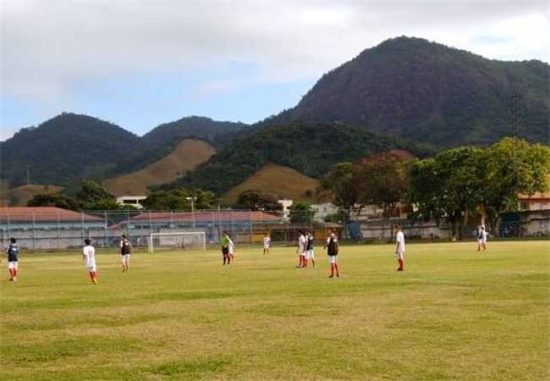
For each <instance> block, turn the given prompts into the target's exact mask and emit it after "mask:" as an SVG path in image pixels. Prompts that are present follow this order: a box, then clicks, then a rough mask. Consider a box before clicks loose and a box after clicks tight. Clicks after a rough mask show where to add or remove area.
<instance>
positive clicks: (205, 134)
mask: <svg viewBox="0 0 550 381" xmlns="http://www.w3.org/2000/svg"><path fill="white" fill-rule="evenodd" d="M249 128H250V126H248V125H247V124H244V123H233V122H221V121H215V120H212V119H210V118H205V117H200V116H190V117H185V118H182V119H179V120H177V121H175V122H170V123H165V124H161V125H159V126H157V127H155V128H154V129H152V130H151V131H149V132H148V133H146V134H145V135H143V137H142V138H141V145H142V149H141V150H140V151H139V152H136V153H135V154H134V155H131V156H129V157H126V158H124V159H122V160H121V161H119V162H118V163H117V166H116V167H115V168H114V169H113V170H112V171H110V173H109V174H110V175H115V174H121V173H128V172H132V171H137V170H140V169H142V168H145V167H146V166H148V165H149V164H151V163H154V162H155V161H157V160H160V159H162V158H163V157H165V156H166V155H168V154H170V152H172V151H173V150H174V149H175V148H176V146H177V145H178V143H180V142H181V141H182V140H183V139H199V140H205V141H207V142H209V143H210V145H212V146H214V147H218V146H220V145H224V144H227V142H229V141H231V140H233V139H235V138H236V137H237V136H238V135H237V133H238V132H240V131H245V130H248V129H249Z"/></svg>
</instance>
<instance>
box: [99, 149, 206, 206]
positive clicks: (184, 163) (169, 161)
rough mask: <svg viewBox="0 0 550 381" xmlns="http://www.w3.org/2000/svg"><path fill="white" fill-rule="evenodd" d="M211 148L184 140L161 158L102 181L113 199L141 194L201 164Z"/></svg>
mask: <svg viewBox="0 0 550 381" xmlns="http://www.w3.org/2000/svg"><path fill="white" fill-rule="evenodd" d="M215 152H216V151H215V149H214V147H212V146H211V145H210V144H208V143H206V142H204V141H202V140H192V139H186V140H183V141H181V142H180V143H179V144H178V146H177V147H176V149H174V151H172V152H171V153H170V154H169V155H168V156H166V157H164V158H163V159H161V160H159V161H157V162H155V163H153V164H151V165H149V166H147V167H145V168H143V169H141V170H139V171H136V172H133V173H129V174H127V175H123V176H119V177H115V178H113V179H108V180H105V181H104V182H103V185H104V186H105V188H107V189H108V190H109V192H111V193H113V194H114V195H117V196H122V195H130V196H135V195H144V194H146V193H147V188H148V187H150V186H153V185H161V184H166V183H170V182H172V181H175V180H177V179H178V178H179V177H182V176H183V175H184V174H185V173H186V172H188V171H192V170H193V169H195V168H197V167H198V166H199V165H200V164H202V163H204V162H205V161H207V160H208V159H210V157H211V156H212V155H214V153H215Z"/></svg>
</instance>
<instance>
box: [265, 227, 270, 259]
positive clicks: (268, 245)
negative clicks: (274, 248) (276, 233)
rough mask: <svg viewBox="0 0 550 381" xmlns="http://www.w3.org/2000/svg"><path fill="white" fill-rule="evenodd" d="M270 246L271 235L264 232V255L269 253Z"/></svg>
mask: <svg viewBox="0 0 550 381" xmlns="http://www.w3.org/2000/svg"><path fill="white" fill-rule="evenodd" d="M270 247H271V237H270V236H269V234H267V232H266V233H265V234H264V255H266V254H269V248H270Z"/></svg>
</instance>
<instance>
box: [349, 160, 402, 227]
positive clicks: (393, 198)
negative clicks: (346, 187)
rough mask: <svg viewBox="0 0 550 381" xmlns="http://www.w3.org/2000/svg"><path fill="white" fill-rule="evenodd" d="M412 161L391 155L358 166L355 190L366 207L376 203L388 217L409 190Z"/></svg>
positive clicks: (356, 168)
mask: <svg viewBox="0 0 550 381" xmlns="http://www.w3.org/2000/svg"><path fill="white" fill-rule="evenodd" d="M408 168H409V161H407V160H402V159H400V158H398V157H396V156H394V155H392V154H391V153H384V154H381V155H378V156H376V157H374V158H368V159H366V160H363V161H361V162H359V163H357V164H356V165H355V168H354V182H355V184H354V187H355V188H356V192H357V195H358V199H359V202H360V203H362V204H375V205H378V206H380V207H381V208H382V210H383V213H384V217H385V218H388V217H390V215H391V212H392V210H394V208H395V207H396V205H397V203H398V202H400V201H403V200H405V195H406V194H407V191H408V190H409V175H408Z"/></svg>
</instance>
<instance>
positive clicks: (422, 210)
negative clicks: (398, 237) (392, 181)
mask: <svg viewBox="0 0 550 381" xmlns="http://www.w3.org/2000/svg"><path fill="white" fill-rule="evenodd" d="M410 176H411V189H410V192H409V199H410V201H411V202H413V203H415V204H416V206H417V208H418V212H417V213H418V214H419V215H420V216H421V217H422V218H423V219H424V220H428V219H435V220H437V221H440V220H441V219H442V218H444V219H445V220H446V221H447V222H449V223H450V225H451V235H452V237H453V238H454V237H456V236H458V238H459V239H461V238H462V227H463V225H464V224H465V223H466V222H467V218H468V216H469V215H471V214H472V213H473V212H475V210H476V208H477V206H478V205H479V204H480V202H481V200H482V192H483V189H482V186H483V151H482V150H481V149H479V148H474V147H459V148H454V149H450V150H447V151H443V152H441V153H439V154H437V155H436V156H435V157H434V158H430V159H425V160H418V161H416V162H415V163H414V164H413V165H412V167H411V170H410Z"/></svg>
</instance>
